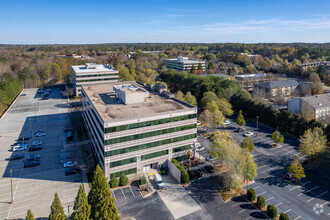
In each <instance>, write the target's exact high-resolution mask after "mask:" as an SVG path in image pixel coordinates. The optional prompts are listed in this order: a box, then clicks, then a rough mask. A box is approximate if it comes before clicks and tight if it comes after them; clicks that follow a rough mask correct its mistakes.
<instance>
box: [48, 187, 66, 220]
mask: <svg viewBox="0 0 330 220" xmlns="http://www.w3.org/2000/svg"><path fill="white" fill-rule="evenodd" d="M66 219H67V216H66V215H65V214H64V210H63V206H62V204H61V201H60V198H58V195H57V193H55V196H54V201H53V203H52V205H51V206H50V214H49V220H66Z"/></svg>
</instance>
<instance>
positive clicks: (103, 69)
mask: <svg viewBox="0 0 330 220" xmlns="http://www.w3.org/2000/svg"><path fill="white" fill-rule="evenodd" d="M117 81H118V70H116V69H115V68H114V67H113V66H112V65H109V64H106V65H103V64H95V63H86V64H85V65H77V66H72V86H73V91H74V94H75V95H76V96H79V95H81V86H86V85H95V84H102V83H109V82H117Z"/></svg>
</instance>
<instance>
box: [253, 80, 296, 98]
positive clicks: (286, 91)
mask: <svg viewBox="0 0 330 220" xmlns="http://www.w3.org/2000/svg"><path fill="white" fill-rule="evenodd" d="M298 86H299V83H298V82H297V81H295V80H280V81H272V82H265V83H258V84H256V85H255V86H254V87H255V88H254V94H255V95H256V96H258V97H264V98H271V97H275V96H277V95H280V96H283V97H288V96H291V95H293V94H294V93H295V92H297V87H298Z"/></svg>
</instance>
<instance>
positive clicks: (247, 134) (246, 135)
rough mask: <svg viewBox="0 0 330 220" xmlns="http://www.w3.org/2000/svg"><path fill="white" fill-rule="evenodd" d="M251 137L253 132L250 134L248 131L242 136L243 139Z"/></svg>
mask: <svg viewBox="0 0 330 220" xmlns="http://www.w3.org/2000/svg"><path fill="white" fill-rule="evenodd" d="M252 135H253V132H251V131H248V132H246V133H245V134H244V136H245V137H250V136H252Z"/></svg>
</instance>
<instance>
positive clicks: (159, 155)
mask: <svg viewBox="0 0 330 220" xmlns="http://www.w3.org/2000/svg"><path fill="white" fill-rule="evenodd" d="M166 154H168V150H163V151H158V152H155V153H151V154H145V155H142V156H141V160H148V159H151V158H154V157H161V156H164V155H166Z"/></svg>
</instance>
